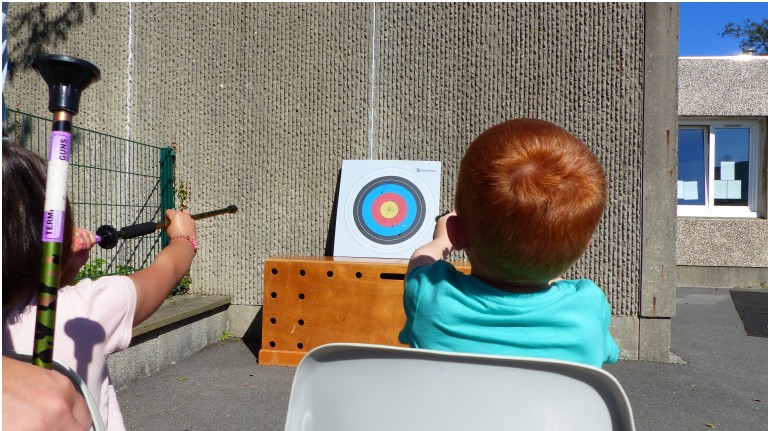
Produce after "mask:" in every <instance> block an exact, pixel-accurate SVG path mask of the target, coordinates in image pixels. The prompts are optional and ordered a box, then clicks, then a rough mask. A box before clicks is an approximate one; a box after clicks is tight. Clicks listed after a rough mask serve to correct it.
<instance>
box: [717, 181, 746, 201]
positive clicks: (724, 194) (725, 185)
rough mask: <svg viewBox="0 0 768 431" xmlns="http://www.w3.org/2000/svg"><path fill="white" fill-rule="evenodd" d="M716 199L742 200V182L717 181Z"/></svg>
mask: <svg viewBox="0 0 768 431" xmlns="http://www.w3.org/2000/svg"><path fill="white" fill-rule="evenodd" d="M715 199H741V180H734V181H723V180H715Z"/></svg>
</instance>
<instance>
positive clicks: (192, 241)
mask: <svg viewBox="0 0 768 431" xmlns="http://www.w3.org/2000/svg"><path fill="white" fill-rule="evenodd" d="M174 239H186V240H187V241H189V243H190V244H192V248H193V249H194V250H195V256H197V238H195V237H194V236H189V235H176V236H172V237H171V241H173V240H174Z"/></svg>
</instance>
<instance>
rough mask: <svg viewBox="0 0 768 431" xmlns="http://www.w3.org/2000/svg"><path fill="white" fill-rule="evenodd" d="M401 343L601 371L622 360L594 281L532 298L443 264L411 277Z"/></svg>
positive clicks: (563, 284) (558, 285) (558, 286)
mask: <svg viewBox="0 0 768 431" xmlns="http://www.w3.org/2000/svg"><path fill="white" fill-rule="evenodd" d="M403 304H404V307H405V316H406V322H405V327H404V328H403V330H402V331H401V332H400V336H399V339H400V342H401V343H403V344H408V345H410V346H411V347H416V348H422V349H431V350H443V351H451V352H467V353H482V354H491V355H505V356H526V357H538V358H548V359H559V360H565V361H573V362H581V363H584V364H588V365H592V366H595V367H601V366H602V365H603V363H614V362H616V361H617V360H618V359H619V348H618V346H616V342H615V341H614V340H613V338H612V337H611V334H610V332H609V331H608V327H609V325H610V320H611V306H610V305H609V304H608V301H607V299H606V298H605V294H604V293H603V291H602V290H600V288H598V287H597V286H596V285H595V283H593V282H592V281H591V280H586V279H582V280H562V281H558V282H555V283H553V284H552V285H551V286H550V287H549V288H548V289H545V290H542V291H538V292H533V293H517V292H507V291H504V290H500V289H497V288H495V287H492V286H489V285H488V284H486V283H484V282H482V281H480V280H478V279H477V278H475V277H472V276H471V275H465V274H463V273H461V272H459V271H457V270H456V268H454V267H453V265H451V264H450V263H447V262H445V261H437V262H435V263H434V264H432V265H427V266H422V267H419V268H416V269H414V270H412V271H411V272H410V273H409V274H408V276H407V278H406V280H405V294H404V297H403Z"/></svg>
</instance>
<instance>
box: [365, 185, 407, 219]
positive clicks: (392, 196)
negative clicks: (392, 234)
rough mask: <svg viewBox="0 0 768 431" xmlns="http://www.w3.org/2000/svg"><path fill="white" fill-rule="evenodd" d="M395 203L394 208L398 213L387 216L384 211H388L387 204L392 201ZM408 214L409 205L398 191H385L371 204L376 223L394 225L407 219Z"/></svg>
mask: <svg viewBox="0 0 768 431" xmlns="http://www.w3.org/2000/svg"><path fill="white" fill-rule="evenodd" d="M390 202H391V204H392V205H394V209H395V210H396V211H397V213H396V214H395V215H394V216H393V217H389V218H388V217H386V216H385V215H384V214H383V213H385V212H387V208H385V205H387V204H388V203H390ZM407 215H408V205H407V204H406V203H405V199H403V197H402V196H400V195H398V194H397V193H391V192H390V193H383V194H382V195H381V196H379V197H377V198H376V199H375V200H374V201H373V205H371V216H372V217H373V219H374V220H376V223H378V224H379V225H381V226H385V227H393V226H397V225H398V224H400V223H402V222H403V220H405V216H407Z"/></svg>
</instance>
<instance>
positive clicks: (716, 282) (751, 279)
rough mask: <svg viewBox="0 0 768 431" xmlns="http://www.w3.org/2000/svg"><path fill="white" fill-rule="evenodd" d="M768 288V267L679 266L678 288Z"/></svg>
mask: <svg viewBox="0 0 768 431" xmlns="http://www.w3.org/2000/svg"><path fill="white" fill-rule="evenodd" d="M767 286H768V267H756V268H747V267H725V266H688V265H678V266H677V287H713V288H726V289H731V288H734V287H753V288H755V287H762V288H766V287H767Z"/></svg>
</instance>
